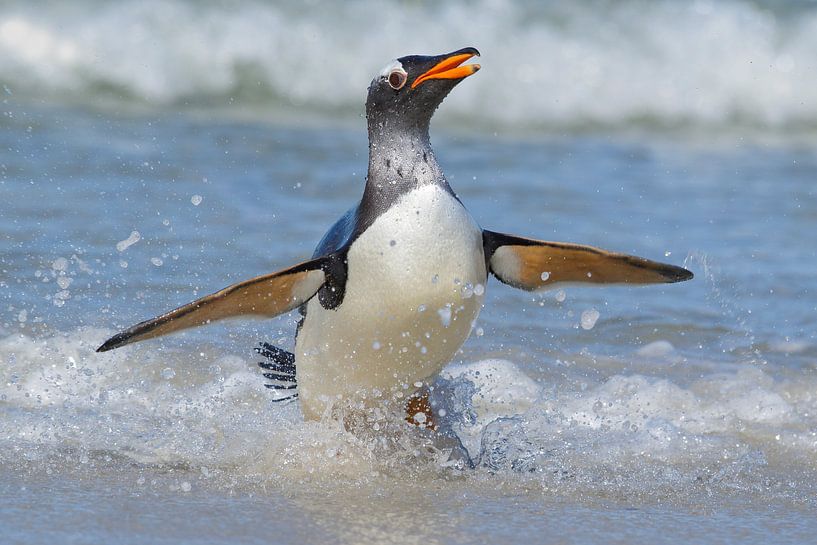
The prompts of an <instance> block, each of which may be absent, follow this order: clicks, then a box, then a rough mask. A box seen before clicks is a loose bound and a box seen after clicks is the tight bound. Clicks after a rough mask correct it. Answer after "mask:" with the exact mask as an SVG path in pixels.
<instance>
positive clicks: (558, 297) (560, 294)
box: [556, 290, 567, 303]
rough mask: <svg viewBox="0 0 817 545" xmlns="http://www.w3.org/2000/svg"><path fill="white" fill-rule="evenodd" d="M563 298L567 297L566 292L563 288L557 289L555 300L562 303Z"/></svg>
mask: <svg viewBox="0 0 817 545" xmlns="http://www.w3.org/2000/svg"><path fill="white" fill-rule="evenodd" d="M565 299H567V294H566V293H565V290H559V291H557V292H556V300H557V301H559V302H560V303H564V301H565Z"/></svg>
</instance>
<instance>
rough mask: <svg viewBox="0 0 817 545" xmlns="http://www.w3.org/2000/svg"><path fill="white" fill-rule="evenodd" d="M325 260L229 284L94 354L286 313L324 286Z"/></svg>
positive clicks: (115, 338) (122, 335)
mask: <svg viewBox="0 0 817 545" xmlns="http://www.w3.org/2000/svg"><path fill="white" fill-rule="evenodd" d="M328 261H329V258H328V257H319V258H317V259H311V260H309V261H304V262H303V263H299V264H298V265H295V266H294V267H290V268H288V269H284V270H282V271H278V272H274V273H271V274H267V275H263V276H257V277H255V278H251V279H250V280H245V281H243V282H239V283H238V284H233V285H232V286H229V287H226V288H224V289H223V290H221V291H217V292H216V293H213V294H212V295H208V296H206V297H202V298H201V299H197V300H195V301H193V302H192V303H188V304H186V305H184V306H181V307H179V308H177V309H176V310H171V311H170V312H167V313H165V314H162V315H161V316H157V317H156V318H152V319H150V320H146V321H144V322H141V323H139V324H136V325H135V326H133V327H130V328H128V329H126V330H125V331H122V332H120V333H117V334H116V335H114V336H113V337H111V338H110V339H108V340H107V341H105V342H104V343H103V344H102V346H100V347H99V348H97V350H96V351H97V352H106V351H108V350H113V349H114V348H119V347H120V346H124V345H126V344H130V343H134V342H138V341H143V340H146V339H152V338H154V337H160V336H162V335H167V334H168V333H173V332H175V331H179V330H182V329H188V328H191V327H198V326H200V325H205V324H209V323H211V322H215V321H217V320H223V319H224V318H233V317H235V316H247V315H249V316H263V317H268V318H272V317H274V316H278V315H279V314H283V313H285V312H289V311H290V310H293V309H295V308H297V307H298V306H300V305H302V304H303V303H305V302H306V301H308V300H309V299H311V298H312V296H314V295H315V294H316V293H317V292H318V290H319V289H320V288H321V286H323V285H324V283H325V282H326V279H327V273H326V272H325V268H326V267H327V266H328Z"/></svg>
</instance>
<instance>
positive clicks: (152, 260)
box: [150, 257, 164, 267]
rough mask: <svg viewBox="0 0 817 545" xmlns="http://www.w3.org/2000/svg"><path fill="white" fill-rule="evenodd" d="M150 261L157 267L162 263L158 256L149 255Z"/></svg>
mask: <svg viewBox="0 0 817 545" xmlns="http://www.w3.org/2000/svg"><path fill="white" fill-rule="evenodd" d="M150 262H151V263H153V264H154V265H155V266H157V267H161V266H162V264H163V263H164V261H162V260H161V259H160V258H158V257H151V258H150Z"/></svg>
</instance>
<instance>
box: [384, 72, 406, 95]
mask: <svg viewBox="0 0 817 545" xmlns="http://www.w3.org/2000/svg"><path fill="white" fill-rule="evenodd" d="M407 79H408V74H406V73H405V71H403V70H400V69H399V68H398V69H395V70H392V71H391V72H390V73H389V77H388V80H389V85H390V86H391V88H392V89H395V90H397V89H402V88H403V86H404V85H405V84H406V80H407Z"/></svg>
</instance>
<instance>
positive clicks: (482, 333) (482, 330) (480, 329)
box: [474, 327, 485, 337]
mask: <svg viewBox="0 0 817 545" xmlns="http://www.w3.org/2000/svg"><path fill="white" fill-rule="evenodd" d="M474 334H475V335H476V336H477V337H482V336H483V335H485V330H484V329H482V328H481V327H478V328H477V329H476V330H475V331H474Z"/></svg>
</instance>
